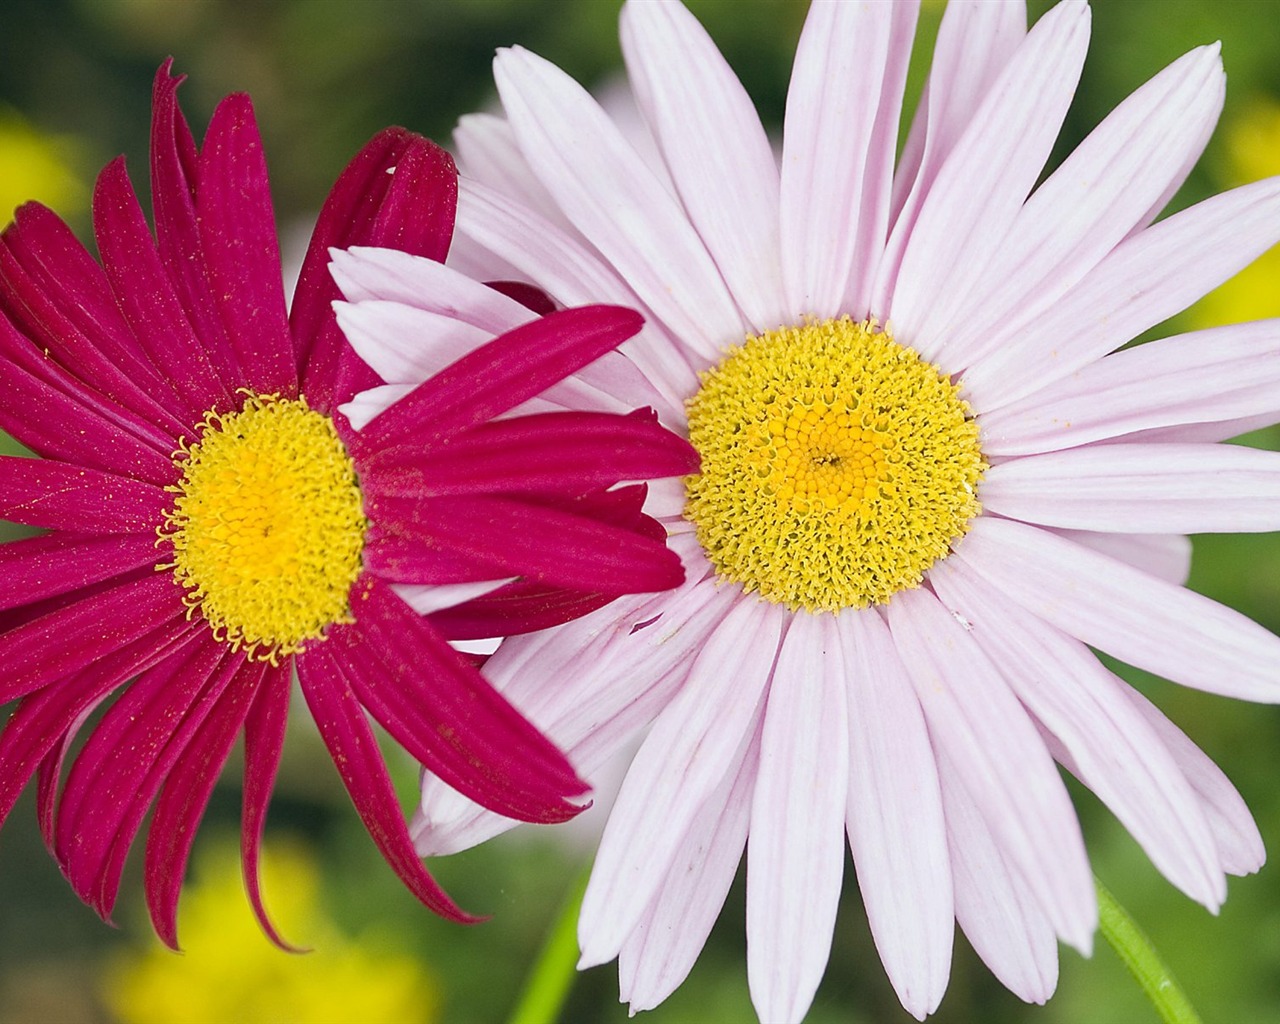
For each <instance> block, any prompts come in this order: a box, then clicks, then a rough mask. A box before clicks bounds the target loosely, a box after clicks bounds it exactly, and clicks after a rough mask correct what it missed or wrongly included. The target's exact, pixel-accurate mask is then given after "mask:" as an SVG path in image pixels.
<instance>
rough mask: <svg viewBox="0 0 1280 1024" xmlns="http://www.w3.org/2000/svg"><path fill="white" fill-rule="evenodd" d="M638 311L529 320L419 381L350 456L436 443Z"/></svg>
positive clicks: (542, 382) (502, 405) (551, 378)
mask: <svg viewBox="0 0 1280 1024" xmlns="http://www.w3.org/2000/svg"><path fill="white" fill-rule="evenodd" d="M642 323H643V321H642V319H641V318H640V315H639V314H638V313H635V312H633V311H632V310H629V309H621V308H618V307H616V306H584V307H581V308H578V309H566V310H562V311H560V312H558V313H552V314H551V315H550V316H545V317H542V318H541V319H539V320H534V321H533V322H532V323H528V324H525V325H524V326H522V327H517V328H516V329H515V330H513V331H508V332H507V333H506V334H504V335H502V336H501V337H499V338H497V339H495V340H494V341H492V342H490V343H489V344H487V345H485V346H484V347H483V348H481V349H478V350H476V351H475V352H472V353H470V354H468V355H465V356H463V357H462V358H461V359H458V360H457V361H456V362H454V363H451V364H450V365H449V366H448V367H446V368H445V369H444V370H442V371H441V372H440V373H438V374H436V375H435V376H434V377H432V378H431V379H430V380H427V381H425V382H423V383H422V384H420V385H418V387H417V388H415V389H414V390H413V391H412V392H411V393H410V394H409V395H408V396H407V397H405V398H404V399H402V400H401V401H400V402H398V403H396V405H394V406H393V407H392V408H391V409H389V410H388V411H387V412H385V413H383V414H382V416H380V417H378V418H377V419H375V420H374V421H373V422H372V423H370V424H369V425H368V426H367V427H365V428H364V430H363V431H362V432H361V433H360V434H359V435H358V439H357V442H356V444H355V451H354V452H353V454H354V455H355V456H356V458H357V460H359V458H360V456H361V455H362V454H363V453H367V452H371V451H374V450H376V449H378V448H381V447H385V446H386V445H388V444H392V443H394V442H397V441H402V440H406V441H407V440H410V439H412V440H413V441H416V442H421V443H423V444H439V443H440V442H442V441H444V440H445V439H447V438H449V437H451V436H452V435H454V434H456V433H458V432H459V431H462V430H466V429H468V428H470V427H475V426H478V425H479V424H481V423H485V422H487V421H488V420H491V419H493V418H494V417H495V416H497V415H499V414H500V413H504V412H506V411H507V410H508V409H513V408H515V407H516V406H517V405H519V404H520V403H521V402H523V401H526V400H527V399H529V398H532V397H534V396H535V395H537V394H538V393H539V392H541V391H543V390H544V389H546V388H547V387H549V386H550V385H552V384H554V383H556V382H558V381H559V380H561V379H562V378H564V377H567V376H569V374H571V373H573V372H574V371H576V370H578V369H580V368H581V367H583V366H585V365H586V364H587V363H589V362H591V361H592V360H593V359H596V358H598V357H599V356H602V355H603V354H604V353H606V352H609V351H611V350H612V349H614V348H617V346H618V345H620V344H621V343H622V342H623V341H625V340H626V339H627V338H630V337H631V336H632V335H634V334H635V333H636V331H638V330H639V329H640V326H641V324H642Z"/></svg>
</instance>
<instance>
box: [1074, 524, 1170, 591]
mask: <svg viewBox="0 0 1280 1024" xmlns="http://www.w3.org/2000/svg"><path fill="white" fill-rule="evenodd" d="M1050 532H1052V533H1056V534H1058V535H1059V536H1061V537H1066V538H1067V540H1069V541H1072V542H1073V543H1075V544H1083V545H1084V546H1085V547H1087V548H1092V549H1093V550H1094V551H1100V552H1102V553H1103V554H1104V555H1107V556H1108V557H1110V558H1118V559H1119V560H1120V561H1122V562H1127V563H1128V564H1129V565H1132V566H1133V567H1134V568H1135V569H1141V570H1142V571H1143V572H1146V573H1150V574H1151V575H1152V576H1159V577H1160V579H1162V580H1167V581H1168V582H1170V583H1176V584H1177V585H1178V586H1181V585H1182V584H1184V583H1186V582H1187V577H1189V576H1190V575H1191V538H1190V537H1183V536H1178V535H1170V534H1165V535H1161V534H1144V533H1089V532H1087V531H1084V530H1052V531H1050Z"/></svg>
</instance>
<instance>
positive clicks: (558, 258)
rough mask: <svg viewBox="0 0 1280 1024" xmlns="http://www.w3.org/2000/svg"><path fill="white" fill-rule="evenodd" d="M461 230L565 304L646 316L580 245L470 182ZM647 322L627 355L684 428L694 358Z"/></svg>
mask: <svg viewBox="0 0 1280 1024" xmlns="http://www.w3.org/2000/svg"><path fill="white" fill-rule="evenodd" d="M457 230H458V232H459V233H460V234H464V235H467V236H468V237H470V238H472V239H474V240H475V241H476V242H477V243H478V244H480V245H482V246H484V247H485V248H486V249H487V250H489V251H491V252H493V253H495V254H496V255H498V256H499V257H501V258H502V259H503V260H506V261H508V262H510V263H511V264H512V265H513V266H515V267H517V268H518V270H519V272H520V273H521V274H523V275H524V276H525V277H527V278H528V280H530V281H533V282H534V283H535V284H537V285H538V286H539V287H541V288H543V289H544V290H546V291H547V292H548V293H549V294H551V295H552V296H553V297H554V298H556V299H557V300H559V301H560V302H561V303H563V304H564V305H566V306H580V305H586V304H590V303H593V302H608V303H612V304H614V305H618V306H630V307H631V308H633V309H638V310H639V311H640V312H641V313H646V312H647V311H646V308H645V306H644V304H643V303H642V302H641V301H640V299H639V298H638V297H637V296H636V294H635V292H633V291H632V290H631V289H630V288H629V287H628V286H627V285H626V284H625V283H623V281H622V279H621V278H619V277H618V276H617V274H615V273H614V272H613V270H612V269H610V268H609V267H608V266H606V265H605V264H604V263H603V262H602V261H601V260H600V258H599V257H598V256H596V255H595V254H593V253H592V252H591V251H590V250H588V249H587V248H586V247H585V246H584V245H583V244H582V243H580V242H579V241H577V240H576V239H575V238H573V237H571V236H570V235H567V234H565V232H563V231H559V230H558V229H557V228H556V227H555V225H553V224H551V223H550V222H548V221H546V220H544V219H542V218H540V217H538V216H537V214H535V213H533V212H532V211H531V210H527V209H525V208H523V207H521V206H519V205H518V204H515V203H513V202H511V201H510V200H508V199H506V198H505V197H503V196H501V195H499V194H497V193H494V192H492V191H489V190H486V189H485V188H483V187H482V186H480V185H478V184H476V183H474V182H468V181H466V180H465V179H464V180H462V181H461V182H460V183H459V189H458V228H457ZM646 321H647V322H646V324H645V326H644V327H643V328H641V330H640V333H639V334H638V335H636V336H635V337H634V338H632V339H630V340H629V341H627V342H624V343H623V351H624V352H626V353H627V354H628V356H629V357H630V358H631V359H632V360H633V361H634V362H635V364H636V365H637V366H638V367H639V368H640V369H641V371H642V372H643V373H644V375H645V377H646V378H647V379H648V380H649V381H650V382H652V384H653V386H654V387H655V388H656V389H657V390H658V391H659V392H660V393H661V395H662V398H663V404H662V406H660V407H659V408H658V413H659V415H660V416H661V417H662V419H663V421H664V422H666V423H668V424H672V425H679V424H683V423H684V421H685V420H684V401H685V399H686V398H688V397H689V396H690V395H692V394H693V393H694V392H695V391H697V390H698V377H697V374H696V373H694V371H693V367H692V366H691V365H690V363H689V361H688V359H689V356H690V355H691V353H690V352H689V351H688V350H687V349H686V348H685V347H684V346H683V344H682V343H680V342H678V341H676V340H675V339H673V338H672V337H671V336H670V335H668V334H667V333H666V331H665V329H663V328H662V327H661V325H658V324H656V323H654V322H653V320H652V318H651V317H649V316H646ZM704 365H705V364H704ZM637 404H644V403H637Z"/></svg>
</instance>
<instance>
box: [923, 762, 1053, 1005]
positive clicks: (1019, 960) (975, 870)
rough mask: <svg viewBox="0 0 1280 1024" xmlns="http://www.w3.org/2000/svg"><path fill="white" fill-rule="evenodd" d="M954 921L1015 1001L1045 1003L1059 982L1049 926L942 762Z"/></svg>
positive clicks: (951, 770)
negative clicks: (958, 924)
mask: <svg viewBox="0 0 1280 1024" xmlns="http://www.w3.org/2000/svg"><path fill="white" fill-rule="evenodd" d="M942 767H943V772H942V799H943V803H944V805H945V808H946V815H947V834H948V837H949V839H950V848H951V869H952V871H953V873H954V876H955V889H956V920H957V921H958V922H959V923H960V927H961V928H963V929H964V933H965V936H966V937H967V938H968V939H969V942H970V944H971V945H972V946H973V948H974V951H975V952H977V954H978V956H980V957H982V962H983V963H985V964H986V965H987V966H988V967H989V968H991V973H992V974H994V975H995V976H996V977H997V978H999V979H1000V981H1001V982H1002V983H1003V984H1004V986H1005V987H1006V988H1008V989H1009V991H1011V992H1012V993H1013V994H1014V995H1016V996H1017V997H1018V998H1019V999H1024V1000H1026V1001H1027V1002H1029V1003H1044V1002H1046V1001H1047V1000H1048V998H1049V997H1050V996H1051V995H1053V990H1054V989H1055V988H1057V985H1058V942H1057V936H1056V935H1055V934H1054V931H1053V925H1051V924H1050V923H1049V919H1048V918H1047V917H1046V916H1045V914H1044V912H1043V911H1042V910H1041V909H1040V907H1039V906H1037V904H1036V899H1035V897H1034V896H1032V895H1031V892H1030V891H1029V890H1028V888H1027V885H1026V883H1025V882H1023V881H1022V879H1021V878H1020V877H1018V873H1017V871H1015V870H1013V868H1012V866H1011V865H1010V864H1009V862H1008V861H1007V860H1006V858H1005V856H1004V855H1003V854H1002V853H1001V850H1000V847H999V846H998V845H997V843H996V841H995V839H994V838H993V836H992V835H991V831H990V829H989V828H988V827H987V824H986V822H984V821H983V820H982V815H981V813H980V812H979V811H978V808H977V805H976V804H975V803H974V801H973V799H972V798H971V797H970V796H969V794H968V793H967V792H966V791H965V788H964V786H963V784H962V783H961V782H960V779H959V773H958V772H957V771H956V770H955V768H954V766H953V765H951V764H949V763H948V761H946V760H943V761H942Z"/></svg>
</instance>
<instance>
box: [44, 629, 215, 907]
mask: <svg viewBox="0 0 1280 1024" xmlns="http://www.w3.org/2000/svg"><path fill="white" fill-rule="evenodd" d="M227 650H228V649H227V648H226V647H225V646H224V645H222V644H220V643H218V642H217V641H213V640H211V639H210V638H209V637H208V634H207V632H206V633H205V639H204V640H203V641H202V642H197V643H194V644H190V645H187V646H186V647H185V648H184V649H183V650H181V651H179V652H178V653H176V654H174V655H172V656H170V657H169V658H167V659H166V660H165V661H163V662H161V663H160V664H159V665H156V666H155V667H154V668H151V669H150V670H148V671H147V672H145V673H143V674H142V675H141V676H140V677H139V678H138V679H137V680H135V681H134V682H133V684H132V685H130V686H129V687H128V689H126V690H125V691H124V693H122V694H121V695H120V697H119V699H117V700H116V702H115V703H114V704H113V705H112V706H111V707H110V709H108V711H107V713H106V714H105V715H103V717H102V721H100V722H99V723H98V726H97V728H95V729H94V731H93V734H92V735H91V736H90V737H89V739H88V740H87V741H86V742H85V745H84V747H83V748H81V750H80V754H79V756H77V757H76V759H75V763H74V764H72V766H71V771H70V773H69V774H68V776H67V782H66V785H65V786H64V787H63V792H62V802H61V804H60V806H59V808H58V821H57V828H56V831H55V837H54V851H55V854H56V856H57V858H58V862H59V864H60V865H61V866H62V871H63V874H65V875H66V877H67V881H68V882H70V883H71V887H72V888H73V889H74V890H75V892H76V895H77V896H79V897H80V898H81V899H82V900H84V901H85V902H86V903H88V904H89V905H90V906H92V907H93V908H94V909H95V910H97V911H98V913H99V914H101V915H102V916H103V917H106V916H107V915H109V914H110V912H111V908H112V906H113V905H114V903H115V895H116V890H117V889H118V887H119V874H118V872H115V873H113V872H112V871H111V867H112V865H111V863H110V857H111V852H112V849H113V848H114V847H117V846H119V848H120V850H121V852H122V853H124V852H127V850H128V848H129V846H130V845H131V844H132V843H133V838H134V836H135V835H137V832H138V829H139V828H140V827H141V825H142V819H143V818H144V817H145V816H146V812H147V808H148V807H150V806H151V801H152V800H153V799H154V798H155V795H156V793H157V791H158V790H159V788H160V785H161V783H162V782H163V781H164V777H165V775H167V774H168V769H169V767H170V766H171V765H172V763H173V761H174V760H176V758H177V755H178V753H179V752H180V751H181V750H182V748H183V746H184V745H185V742H186V740H188V739H189V738H190V734H191V732H192V731H193V726H192V724H191V723H192V719H193V718H194V719H195V720H196V721H198V720H199V718H200V716H199V715H195V716H193V715H192V710H193V708H194V706H195V705H196V702H197V699H198V698H199V697H200V696H201V694H202V692H203V691H204V690H205V688H206V687H207V686H208V684H209V681H210V679H211V677H213V675H214V670H215V669H216V668H217V667H218V664H219V662H221V661H222V660H223V656H224V654H225V653H226V652H227ZM226 675H227V676H228V677H229V675H230V673H227V674H226ZM224 685H225V680H224ZM123 866H124V858H123V857H120V858H119V867H120V868H123ZM113 874H114V877H112V876H113Z"/></svg>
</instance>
